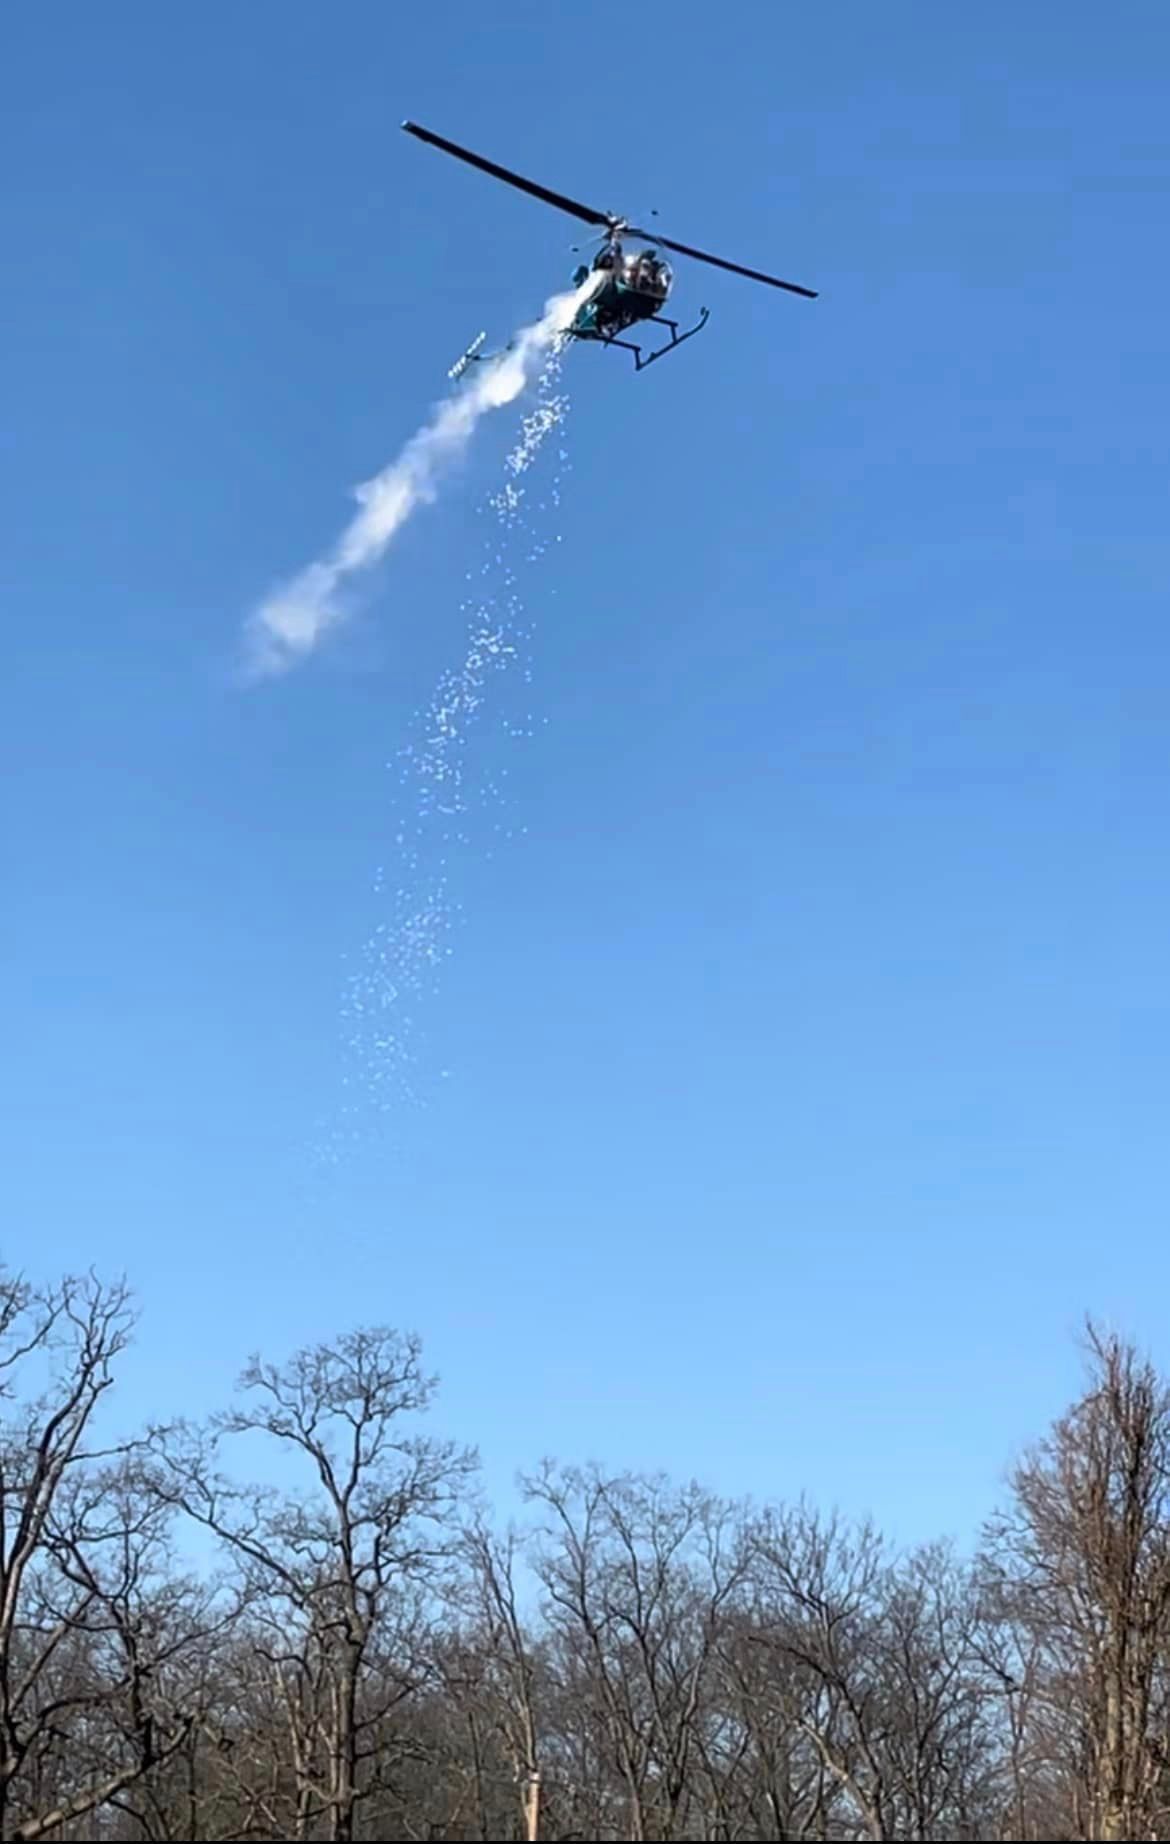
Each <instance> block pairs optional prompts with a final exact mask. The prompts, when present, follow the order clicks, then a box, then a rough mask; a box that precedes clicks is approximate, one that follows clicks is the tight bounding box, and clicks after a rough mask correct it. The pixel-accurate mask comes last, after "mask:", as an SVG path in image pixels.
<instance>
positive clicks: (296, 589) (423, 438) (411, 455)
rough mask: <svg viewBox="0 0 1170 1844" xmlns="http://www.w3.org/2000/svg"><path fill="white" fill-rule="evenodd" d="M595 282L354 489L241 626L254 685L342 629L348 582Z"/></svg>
mask: <svg viewBox="0 0 1170 1844" xmlns="http://www.w3.org/2000/svg"><path fill="white" fill-rule="evenodd" d="M597 280H598V278H597V277H596V276H595V275H591V276H590V277H589V278H588V280H587V281H586V282H584V283H583V284H582V286H581V287H580V288H576V289H572V290H570V291H569V292H567V293H565V294H558V295H554V296H553V297H552V298H551V299H550V300H549V301H548V302H546V304H545V309H544V312H543V314H542V315H541V317H540V319H539V320H538V321H536V322H534V324H533V325H531V326H527V327H522V328H521V330H520V331H519V332H518V333H517V334H516V335H515V337H514V339H513V340H512V343H511V345H510V346H509V348H508V350H507V351H506V352H505V353H504V354H503V355H502V356H501V357H500V358H498V359H494V360H490V361H488V362H485V363H482V364H478V365H475V366H474V367H472V372H471V377H470V380H469V382H468V383H467V384H466V385H464V386H463V388H462V389H461V390H460V391H459V392H458V393H457V394H456V395H455V396H452V397H448V398H447V399H445V401H444V402H442V403H441V404H439V405H438V407H437V409H436V410H435V412H434V414H433V415H432V417H431V419H430V421H429V422H427V423H425V424H424V425H423V427H422V428H421V429H420V430H419V431H418V432H417V434H415V435H412V436H411V438H410V440H409V441H408V442H407V444H406V446H405V447H404V448H403V449H402V451H401V453H400V454H399V455H398V456H397V458H396V459H395V460H393V461H391V463H390V465H389V466H388V467H385V468H383V469H382V472H381V473H380V474H376V475H375V476H374V478H373V479H372V480H367V481H365V482H364V483H363V485H361V486H359V487H356V488H355V489H354V497H355V499H356V500H357V502H358V506H359V508H360V510H359V511H358V512H357V513H356V514H355V516H354V517H353V518H352V519H351V521H350V523H349V524H348V525H347V527H346V529H345V530H344V531H343V532H342V534H341V536H340V538H339V539H338V540H337V542H336V544H335V545H334V546H333V548H332V550H330V551H329V552H328V554H327V555H326V556H324V557H321V558H318V559H317V560H316V562H314V563H311V564H309V565H307V567H306V568H305V569H303V570H302V571H300V573H299V574H298V575H297V576H294V577H293V578H292V579H291V581H289V582H287V583H285V584H284V585H283V586H282V587H280V588H278V589H275V590H273V591H272V593H271V594H270V595H268V596H267V597H266V598H265V600H264V601H263V602H261V604H260V606H259V607H258V608H256V609H255V610H254V611H253V612H252V614H251V615H250V616H249V617H248V620H247V623H246V628H245V648H246V666H247V669H248V671H249V673H250V675H251V676H252V677H254V678H267V677H272V676H274V675H276V674H278V673H282V672H287V671H288V670H289V669H290V667H292V666H295V665H297V664H298V663H299V662H300V661H301V660H303V659H305V658H307V657H308V655H309V654H310V653H312V652H313V651H314V649H315V648H316V647H317V645H318V644H319V643H320V641H321V640H322V638H323V637H324V636H325V635H326V634H327V633H328V632H329V630H330V629H331V628H334V627H336V626H338V624H339V623H340V622H342V621H344V620H345V618H346V616H347V614H348V613H349V608H348V606H347V604H346V600H345V597H344V590H345V586H346V584H347V582H348V580H349V579H350V578H351V577H352V576H355V575H358V574H360V573H361V572H362V571H366V570H369V569H370V568H371V567H372V566H373V565H374V564H376V563H378V562H379V560H380V559H381V558H382V557H384V556H385V554H386V551H387V550H388V548H389V546H390V545H391V544H392V542H393V540H394V539H395V537H396V536H397V534H398V533H399V532H400V531H401V529H402V527H403V526H404V525H405V523H406V521H407V519H408V518H409V517H410V516H411V514H412V513H413V512H414V510H415V509H416V507H418V506H421V505H426V504H427V503H429V502H430V501H431V500H433V499H434V498H435V496H436V493H437V491H438V481H439V478H440V476H441V474H442V472H443V470H444V469H445V468H447V467H449V466H451V465H452V463H454V462H456V461H458V460H459V458H460V457H461V456H462V455H463V454H464V452H465V451H466V449H467V446H468V443H469V442H470V441H471V438H472V436H473V434H474V433H475V430H476V427H477V426H478V424H479V422H480V420H481V419H482V418H483V417H484V416H486V415H487V413H488V411H489V410H499V409H502V408H503V407H504V405H505V404H509V403H513V402H514V401H515V399H516V398H517V397H518V396H519V395H520V393H521V391H522V390H523V389H524V388H525V386H526V385H527V384H528V383H529V381H530V380H531V378H532V377H533V376H534V374H535V372H536V370H537V369H538V367H539V365H540V363H541V360H542V359H543V358H544V357H545V356H546V355H547V354H548V352H549V351H550V350H551V349H552V348H553V347H555V346H556V345H557V344H558V343H559V342H560V341H561V340H562V339H563V337H564V334H565V332H566V330H567V329H568V327H569V326H570V325H571V323H572V320H573V316H574V315H575V314H576V312H577V311H578V309H579V308H580V307H581V306H582V305H583V304H584V302H586V301H587V300H588V299H589V296H590V294H591V293H592V291H593V289H594V288H595V287H596V285H597Z"/></svg>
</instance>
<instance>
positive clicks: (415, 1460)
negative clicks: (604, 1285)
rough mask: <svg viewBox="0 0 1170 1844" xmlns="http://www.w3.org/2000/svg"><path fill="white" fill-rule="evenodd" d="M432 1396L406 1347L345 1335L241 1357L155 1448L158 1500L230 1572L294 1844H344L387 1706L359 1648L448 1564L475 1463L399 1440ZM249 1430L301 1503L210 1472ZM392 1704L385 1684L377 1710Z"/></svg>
mask: <svg viewBox="0 0 1170 1844" xmlns="http://www.w3.org/2000/svg"><path fill="white" fill-rule="evenodd" d="M433 1389H434V1384H433V1381H432V1380H431V1379H429V1378H427V1377H426V1376H424V1374H423V1372H422V1368H421V1361H420V1348H419V1344H418V1341H417V1340H416V1339H414V1338H409V1337H403V1336H401V1335H400V1334H398V1333H397V1332H394V1331H390V1330H387V1329H384V1328H376V1329H373V1330H366V1331H357V1332H351V1333H348V1334H346V1335H345V1336H344V1337H342V1338H340V1339H338V1340H337V1341H336V1342H335V1343H333V1344H328V1345H317V1346H314V1347H313V1348H311V1349H308V1350H303V1351H299V1352H297V1353H296V1355H295V1356H294V1357H293V1358H292V1359H291V1360H290V1361H289V1362H288V1363H287V1364H285V1365H283V1366H275V1365H271V1364H265V1363H262V1362H261V1361H260V1360H259V1358H254V1359H253V1360H252V1361H251V1362H250V1363H249V1365H248V1367H247V1369H246V1370H245V1371H244V1373H243V1376H242V1377H241V1379H240V1390H241V1393H242V1396H243V1397H244V1398H245V1400H244V1401H243V1402H241V1403H240V1404H239V1405H238V1406H237V1407H235V1408H233V1409H231V1410H230V1411H228V1412H227V1413H225V1414H223V1415H221V1416H219V1417H217V1418H216V1420H215V1422H214V1423H213V1425H212V1427H211V1428H210V1429H209V1430H206V1431H203V1432H199V1431H195V1432H194V1433H192V1432H191V1431H187V1437H186V1439H185V1440H184V1441H183V1442H182V1443H177V1442H175V1441H173V1440H172V1441H170V1442H166V1441H163V1442H160V1443H159V1445H158V1457H159V1460H160V1462H161V1465H160V1473H159V1481H160V1490H162V1491H163V1492H164V1493H165V1494H166V1495H167V1496H168V1497H169V1498H170V1499H171V1500H172V1502H174V1503H176V1504H179V1505H181V1506H182V1508H183V1509H184V1510H185V1511H186V1512H187V1513H188V1514H189V1515H190V1516H191V1517H193V1518H194V1519H196V1520H197V1521H198V1522H199V1523H201V1524H203V1525H205V1526H206V1527H207V1528H208V1529H209V1530H211V1531H212V1532H214V1533H215V1535H216V1536H217V1537H218V1538H219V1539H220V1540H221V1542H222V1543H223V1544H224V1545H225V1546H226V1548H227V1551H228V1552H229V1554H230V1555H231V1556H232V1558H233V1559H234V1561H235V1564H236V1566H237V1568H238V1570H239V1572H240V1575H241V1578H242V1582H243V1584H244V1587H245V1590H246V1593H247V1595H248V1598H249V1604H250V1608H251V1621H252V1625H253V1632H254V1643H255V1645H256V1649H257V1651H258V1653H259V1654H260V1655H261V1656H262V1657H263V1658H264V1659H265V1660H266V1662H267V1664H268V1667H269V1670H270V1672H271V1678H272V1683H273V1686H274V1689H275V1692H276V1695H277V1700H278V1703H279V1704H280V1706H281V1707H282V1709H283V1713H284V1717H285V1722H286V1733H287V1738H288V1743H289V1747H290V1750H291V1756H292V1764H293V1773H294V1778H295V1785H296V1813H295V1826H294V1829H295V1835H296V1836H297V1837H307V1836H309V1835H310V1834H311V1828H312V1826H313V1823H314V1821H315V1819H316V1817H317V1815H318V1814H319V1813H321V1812H324V1813H325V1814H326V1815H327V1821H328V1828H329V1836H330V1837H332V1838H336V1839H348V1838H352V1837H353V1835H354V1814H355V1808H356V1806H357V1804H358V1802H359V1800H360V1798H361V1797H362V1795H363V1790H364V1782H363V1770H364V1769H365V1768H366V1766H367V1764H368V1762H369V1761H370V1758H371V1741H370V1736H371V1734H372V1733H373V1732H374V1731H375V1730H376V1729H377V1726H378V1724H379V1722H380V1720H381V1718H382V1716H383V1715H384V1713H385V1707H386V1703H385V1700H380V1699H379V1698H378V1697H377V1696H376V1695H375V1694H374V1686H373V1684H372V1683H371V1682H370V1680H369V1677H368V1673H367V1665H368V1662H369V1659H370V1656H371V1650H372V1648H373V1646H374V1644H375V1641H376V1639H377V1637H378V1635H379V1632H380V1630H381V1626H382V1622H383V1618H384V1615H385V1613H386V1609H387V1605H388V1602H389V1599H390V1597H391V1595H392V1593H393V1591H394V1590H395V1588H396V1587H397V1586H399V1585H400V1584H402V1583H403V1582H409V1581H413V1582H418V1581H421V1580H424V1579H426V1578H427V1577H428V1576H430V1575H433V1573H434V1571H435V1569H436V1567H437V1565H438V1564H439V1563H440V1561H441V1560H443V1559H444V1558H445V1557H446V1556H448V1554H449V1553H450V1549H451V1544H452V1541H453V1536H452V1532H451V1530H450V1528H449V1526H450V1525H451V1521H452V1519H453V1517H454V1515H455V1512H456V1510H457V1508H458V1505H459V1498H460V1494H461V1493H462V1492H463V1491H464V1490H465V1489H466V1487H467V1484H468V1480H469V1477H470V1475H471V1474H472V1472H473V1470H474V1465H475V1461H474V1456H473V1455H471V1454H470V1453H468V1452H466V1451H465V1450H463V1449H460V1448H457V1447H456V1446H454V1445H453V1444H451V1443H449V1442H442V1441H436V1440H433V1439H431V1438H429V1437H424V1436H421V1435H418V1434H416V1433H414V1432H412V1431H411V1428H410V1423H411V1418H412V1417H413V1416H415V1415H416V1414H418V1413H419V1412H420V1411H422V1410H424V1409H426V1408H427V1406H428V1405H429V1403H430V1400H431V1397H432V1394H433ZM255 1434H261V1435H264V1436H266V1437H268V1439H270V1440H272V1441H275V1442H277V1443H279V1445H280V1447H281V1448H282V1449H284V1450H285V1451H286V1452H287V1453H288V1454H290V1455H291V1456H292V1457H293V1459H294V1460H297V1461H300V1462H301V1463H302V1464H304V1465H306V1466H307V1469H308V1475H309V1479H310V1482H311V1486H312V1490H311V1491H310V1492H306V1493H302V1494H290V1493H280V1492H277V1491H275V1490H271V1489H262V1488H258V1487H248V1488H240V1487H238V1486H234V1485H232V1484H231V1483H230V1481H228V1480H227V1479H226V1478H225V1477H224V1476H223V1475H222V1474H221V1473H220V1472H219V1471H218V1457H219V1453H220V1451H221V1449H222V1447H223V1444H224V1442H225V1441H226V1440H227V1439H229V1438H230V1437H233V1436H237V1437H238V1436H249V1435H255ZM398 1694H399V1690H398V1687H397V1686H392V1687H390V1689H389V1690H388V1693H387V1695H388V1698H389V1703H390V1704H391V1705H392V1704H393V1702H394V1701H396V1699H397V1696H398Z"/></svg>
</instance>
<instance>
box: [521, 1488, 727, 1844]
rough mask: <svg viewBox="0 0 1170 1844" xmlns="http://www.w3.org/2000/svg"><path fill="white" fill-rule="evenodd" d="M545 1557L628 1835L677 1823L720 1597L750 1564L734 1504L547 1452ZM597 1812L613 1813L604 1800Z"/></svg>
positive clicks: (551, 1603)
mask: <svg viewBox="0 0 1170 1844" xmlns="http://www.w3.org/2000/svg"><path fill="white" fill-rule="evenodd" d="M526 1491H527V1495H528V1497H529V1499H530V1500H531V1501H533V1502H535V1503H536V1504H538V1505H539V1506H540V1507H541V1509H542V1511H543V1513H544V1522H543V1524H542V1526H541V1533H540V1542H539V1544H538V1546H537V1550H536V1567H537V1571H538V1574H539V1576H540V1579H541V1581H542V1582H543V1584H544V1588H545V1593H546V1603H547V1608H548V1613H549V1618H550V1621H551V1623H552V1625H553V1629H554V1632H555V1634H556V1636H557V1642H558V1655H559V1658H560V1661H561V1669H562V1673H563V1675H564V1679H565V1681H566V1683H567V1684H572V1685H575V1686H576V1694H577V1695H578V1696H579V1697H581V1698H583V1699H584V1700H585V1702H586V1705H587V1707H594V1708H596V1710H597V1711H598V1715H599V1718H600V1735H601V1737H602V1738H603V1739H604V1744H605V1747H606V1751H607V1752H608V1755H609V1759H610V1763H611V1766H612V1769H613V1771H614V1772H615V1773H616V1777H617V1781H618V1784H619V1785H620V1787H621V1789H622V1794H623V1799H624V1804H625V1822H626V1825H627V1827H628V1829H627V1830H626V1831H625V1832H624V1833H623V1835H627V1836H630V1837H632V1838H634V1839H642V1838H649V1837H658V1838H672V1837H676V1836H678V1835H679V1834H680V1829H681V1827H682V1825H683V1823H684V1822H685V1817H686V1805H687V1801H688V1797H690V1796H691V1795H692V1794H693V1792H694V1789H695V1780H694V1778H693V1776H692V1771H691V1770H692V1766H693V1764H694V1762H695V1760H696V1759H697V1754H698V1738H699V1733H700V1729H701V1726H702V1721H703V1715H704V1697H705V1693H706V1690H707V1687H708V1683H709V1680H710V1679H711V1677H712V1676H713V1675H714V1660H715V1648H716V1639H717V1635H718V1631H719V1622H720V1619H721V1616H722V1611H723V1609H724V1607H725V1606H726V1604H727V1602H728V1600H729V1597H730V1596H731V1595H732V1594H733V1593H734V1591H735V1589H736V1587H737V1586H738V1584H739V1582H740V1581H741V1580H742V1578H743V1573H744V1555H743V1551H742V1546H741V1545H740V1544H739V1542H738V1541H737V1538H736V1526H735V1522H734V1518H733V1515H732V1511H731V1508H730V1507H729V1506H727V1505H725V1504H723V1503H722V1502H720V1501H719V1500H716V1499H713V1498H711V1497H710V1496H709V1495H708V1494H705V1493H703V1492H701V1491H700V1490H699V1489H698V1487H696V1486H691V1487H687V1488H685V1489H683V1490H679V1489H677V1488H673V1487H671V1486H670V1485H669V1484H668V1483H667V1482H666V1481H664V1480H661V1479H639V1478H635V1477H633V1476H630V1475H625V1476H623V1477H621V1478H609V1477H607V1476H606V1475H605V1474H603V1473H602V1472H601V1471H600V1470H599V1469H598V1468H595V1467H594V1468H589V1469H586V1470H584V1471H581V1470H578V1469H575V1468H557V1467H555V1466H552V1465H546V1466H545V1467H544V1468H543V1469H542V1471H541V1472H540V1473H539V1474H538V1475H536V1476H535V1477H534V1478H531V1479H529V1480H528V1481H527V1482H526ZM598 1816H599V1818H601V1817H603V1816H604V1814H599V1815H598Z"/></svg>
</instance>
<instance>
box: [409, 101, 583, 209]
mask: <svg viewBox="0 0 1170 1844" xmlns="http://www.w3.org/2000/svg"><path fill="white" fill-rule="evenodd" d="M402 126H403V128H404V129H405V130H406V132H407V134H412V135H415V136H416V137H417V139H418V140H420V141H426V142H428V143H429V145H430V146H431V147H437V148H440V149H441V150H442V152H443V153H445V154H454V156H455V158H456V160H466V162H467V164H468V166H477V167H478V168H479V170H480V172H481V173H490V174H491V176H492V178H493V179H502V180H503V181H504V184H505V185H508V186H515V187H517V189H518V190H519V191H521V192H529V193H531V195H532V197H533V198H539V199H543V200H544V202H545V204H546V205H555V206H556V207H557V209H558V211H567V212H568V213H569V214H570V216H571V217H574V218H581V219H583V220H584V222H585V223H586V224H601V225H605V226H606V227H608V226H609V225H611V224H612V223H613V222H614V219H613V217H612V216H611V214H610V213H609V212H607V211H594V210H593V208H592V206H590V205H581V204H578V202H577V200H576V199H572V198H566V197H565V195H564V193H562V192H550V191H549V188H548V187H547V186H538V185H537V184H536V181H535V180H533V179H524V178H522V177H521V175H520V174H519V173H510V172H509V171H508V169H507V167H506V166H497V165H496V163H495V161H494V160H485V159H484V157H483V155H482V154H473V153H471V152H470V150H469V149H468V148H466V147H460V146H458V144H457V143H456V142H454V141H445V140H444V139H443V137H442V135H441V134H432V133H431V131H430V129H429V128H420V127H419V126H418V124H417V123H416V122H403V124H402Z"/></svg>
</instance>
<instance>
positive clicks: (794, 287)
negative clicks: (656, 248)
mask: <svg viewBox="0 0 1170 1844" xmlns="http://www.w3.org/2000/svg"><path fill="white" fill-rule="evenodd" d="M629 235H630V236H631V237H644V238H645V239H646V241H647V243H659V244H661V245H662V246H663V247H664V248H665V249H668V250H675V251H677V253H678V255H680V256H691V257H693V258H694V259H695V261H696V262H701V263H711V264H712V265H713V266H714V267H715V268H716V269H730V270H731V273H732V274H733V275H746V276H747V278H748V280H749V281H752V282H766V283H767V284H768V287H769V288H786V289H787V290H788V293H789V294H790V295H804V297H805V299H806V300H808V301H815V300H816V298H817V290H816V289H815V288H802V287H801V286H800V283H799V282H782V281H781V280H780V278H779V276H777V275H765V274H764V271H763V270H762V269H745V268H744V266H743V264H742V263H729V262H728V261H727V259H726V257H723V256H709V255H708V254H707V252H706V250H692V249H691V247H690V245H689V244H688V243H675V242H674V240H673V238H670V237H660V236H659V235H658V233H657V231H640V230H634V229H633V228H632V227H631V229H630V231H629Z"/></svg>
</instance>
